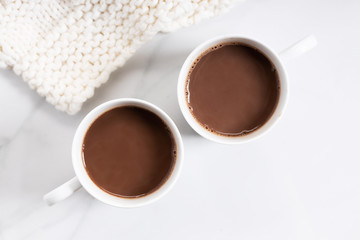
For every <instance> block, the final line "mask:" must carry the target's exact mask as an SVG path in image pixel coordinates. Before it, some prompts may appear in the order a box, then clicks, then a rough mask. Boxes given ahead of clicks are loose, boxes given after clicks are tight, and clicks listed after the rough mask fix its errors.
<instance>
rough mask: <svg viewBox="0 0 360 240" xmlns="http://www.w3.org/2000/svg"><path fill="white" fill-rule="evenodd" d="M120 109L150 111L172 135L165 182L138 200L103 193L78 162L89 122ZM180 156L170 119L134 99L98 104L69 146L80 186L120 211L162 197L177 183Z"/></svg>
mask: <svg viewBox="0 0 360 240" xmlns="http://www.w3.org/2000/svg"><path fill="white" fill-rule="evenodd" d="M121 106H136V107H141V108H144V109H146V110H149V111H151V112H152V113H154V114H156V115H157V116H158V117H160V118H161V119H162V120H163V121H164V122H165V124H166V125H167V126H168V127H169V129H170V131H171V133H172V134H173V137H174V140H175V144H176V148H177V149H176V153H177V154H176V160H175V163H174V166H173V169H172V172H171V173H170V175H169V176H168V178H167V180H166V181H165V182H164V183H163V184H162V185H161V186H160V187H159V188H157V189H156V190H155V191H154V192H151V193H150V194H148V195H145V196H142V197H138V198H123V197H119V196H115V195H112V194H110V193H107V192H105V191H104V190H102V189H101V188H100V187H98V186H97V185H96V184H95V183H94V182H93V181H92V180H91V178H90V177H89V175H88V174H87V171H86V169H85V166H84V164H83V159H82V156H81V155H82V149H81V146H82V143H83V138H84V136H85V134H86V132H87V130H88V128H89V127H90V125H91V124H92V123H93V121H94V120H95V119H96V118H97V117H99V116H100V115H101V114H103V113H104V112H106V111H109V110H111V109H113V108H116V107H121ZM183 156H184V147H183V142H182V138H181V135H180V132H179V130H178V128H177V127H176V125H175V123H174V122H173V120H172V119H171V118H170V117H169V116H168V115H167V114H166V113H165V112H164V111H163V110H161V109H160V108H159V107H157V106H155V105H154V104H152V103H149V102H147V101H144V100H140V99H135V98H119V99H114V100H111V101H108V102H105V103H102V104H100V105H99V106H97V107H95V108H94V109H93V110H91V111H90V112H89V113H88V114H87V115H86V116H85V117H84V118H83V120H82V121H81V123H80V124H79V126H78V128H77V129H76V132H75V135H74V139H73V143H72V163H73V168H74V171H75V174H76V176H77V178H78V180H79V181H80V183H81V185H82V186H83V187H84V188H85V190H86V191H87V192H88V193H90V195H92V196H93V197H94V198H96V199H98V200H99V201H101V202H103V203H106V204H109V205H112V206H116V207H123V208H132V207H140V206H144V205H147V204H150V203H152V202H154V201H156V200H158V199H160V198H161V197H163V196H164V195H165V194H166V193H167V192H168V191H169V190H170V189H171V188H172V187H173V186H174V184H175V182H176V181H177V179H178V177H179V174H180V171H181V168H182V163H183Z"/></svg>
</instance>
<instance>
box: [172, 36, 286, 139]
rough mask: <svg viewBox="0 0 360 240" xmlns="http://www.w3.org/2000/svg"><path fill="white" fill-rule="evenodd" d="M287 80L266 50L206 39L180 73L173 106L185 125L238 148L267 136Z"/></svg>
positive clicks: (251, 43) (244, 42) (237, 40)
mask: <svg viewBox="0 0 360 240" xmlns="http://www.w3.org/2000/svg"><path fill="white" fill-rule="evenodd" d="M287 94H288V84H287V76H286V72H285V69H284V67H283V64H282V62H281V61H280V59H279V57H278V55H277V54H276V53H275V52H274V51H272V50H271V49H270V48H269V47H267V46H265V45H263V44H261V43H259V42H257V41H255V40H252V39H248V38H243V37H237V36H235V37H219V38H216V39H211V40H209V41H207V42H205V43H203V44H201V45H200V46H198V47H197V48H196V49H195V50H193V51H192V52H191V54H190V55H189V56H188V58H187V59H186V61H185V63H184V64H183V66H182V69H181V71H180V75H179V80H178V101H179V105H180V109H181V111H182V113H183V115H184V117H185V119H186V120H187V122H188V123H189V124H190V126H191V127H192V128H193V129H194V130H195V131H196V132H198V133H199V134H200V135H202V136H203V137H205V138H207V139H209V140H212V141H215V142H220V143H227V144H231V143H243V142H248V141H250V140H253V139H255V138H257V137H259V136H261V135H263V134H264V133H265V132H267V131H268V130H269V129H270V128H271V127H272V126H273V125H274V124H275V123H276V122H277V120H278V119H279V118H280V116H281V114H282V112H283V110H284V108H285V105H286V100H287Z"/></svg>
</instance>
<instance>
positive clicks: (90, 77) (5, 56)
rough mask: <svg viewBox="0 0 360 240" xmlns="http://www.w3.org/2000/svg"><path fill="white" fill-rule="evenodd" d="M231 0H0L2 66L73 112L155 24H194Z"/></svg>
mask: <svg viewBox="0 0 360 240" xmlns="http://www.w3.org/2000/svg"><path fill="white" fill-rule="evenodd" d="M235 1H236V0H206V1H204V0H163V1H161V0H129V1H126V0H119V1H115V0H114V1H112V0H106V1H96V0H91V1H89V0H77V1H75V0H74V1H70V0H28V1H25V0H23V1H6V0H5V1H2V0H0V67H3V68H6V67H10V68H12V69H13V70H14V72H15V73H16V74H18V75H21V76H22V77H23V79H24V80H25V81H26V82H28V84H29V86H30V87H31V88H32V89H35V90H36V91H37V92H38V93H39V94H40V95H41V96H44V97H45V98H46V100H47V101H48V102H49V103H51V104H53V105H54V106H55V107H56V108H57V109H59V110H61V111H66V112H67V113H69V114H74V113H76V112H78V111H79V110H80V109H81V106H82V104H83V103H84V102H85V101H86V100H87V99H88V98H90V97H92V96H93V95H94V89H95V88H97V87H99V86H100V85H101V84H103V83H105V82H106V81H107V80H108V78H109V75H110V73H111V72H112V71H114V70H115V69H116V68H118V67H121V66H122V65H123V64H124V63H125V61H126V60H127V59H128V58H129V57H130V56H131V55H132V54H133V53H134V52H135V51H136V49H138V48H139V47H140V46H141V44H143V43H144V42H145V41H147V40H149V39H151V38H152V37H153V36H154V35H155V34H156V33H157V32H159V31H173V30H175V29H177V28H179V27H182V26H188V25H191V24H195V23H197V22H198V21H199V20H201V19H203V18H208V17H211V16H214V15H217V14H219V13H221V12H222V11H223V10H226V9H228V8H229V7H230V6H231V5H232V4H233V3H234V2H235Z"/></svg>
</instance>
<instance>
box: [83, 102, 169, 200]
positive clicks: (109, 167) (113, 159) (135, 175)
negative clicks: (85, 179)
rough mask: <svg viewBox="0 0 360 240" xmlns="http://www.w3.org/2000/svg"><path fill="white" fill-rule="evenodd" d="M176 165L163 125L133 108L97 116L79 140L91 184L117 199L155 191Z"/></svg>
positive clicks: (147, 114)
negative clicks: (81, 140)
mask: <svg viewBox="0 0 360 240" xmlns="http://www.w3.org/2000/svg"><path fill="white" fill-rule="evenodd" d="M175 161H176V145H175V142H174V138H173V135H172V133H171V132H170V130H169V128H168V127H167V125H166V124H165V123H164V122H163V121H162V120H161V119H160V118H159V117H158V116H157V115H155V114H154V113H152V112H150V111H148V110H145V109H142V108H139V107H133V106H126V107H118V108H114V109H112V110H109V111H108V112H105V113H104V114H102V115H101V116H99V117H98V118H97V119H96V120H95V121H94V122H93V123H92V124H91V126H90V127H89V129H88V130H87V132H86V135H85V137H84V140H83V162H84V165H85V167H86V170H87V173H88V175H89V176H90V178H91V179H92V181H93V182H94V183H95V184H96V185H97V186H98V187H100V188H101V189H103V190H105V191H106V192H109V193H111V194H113V195H116V196H120V197H141V196H144V195H147V194H149V193H151V192H153V191H155V190H156V189H157V188H159V187H160V186H161V185H162V184H163V183H164V182H165V181H166V180H167V178H168V176H169V174H170V173H171V171H172V168H173V165H174V163H175Z"/></svg>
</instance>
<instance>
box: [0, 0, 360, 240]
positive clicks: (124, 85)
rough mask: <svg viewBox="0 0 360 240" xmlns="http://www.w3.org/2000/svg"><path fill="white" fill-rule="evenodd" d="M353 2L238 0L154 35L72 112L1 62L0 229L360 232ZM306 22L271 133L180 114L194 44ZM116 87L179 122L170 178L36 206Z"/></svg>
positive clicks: (294, 235)
mask: <svg viewBox="0 0 360 240" xmlns="http://www.w3.org/2000/svg"><path fill="white" fill-rule="evenodd" d="M359 13H360V1H357V0H347V1H335V0H330V1H326V0H318V1H312V0H301V1H300V0H298V1H287V0H268V1H265V0H248V1H247V2H245V3H243V4H240V5H238V6H237V7H235V8H234V9H232V10H231V11H230V12H229V13H228V14H226V15H223V16H221V17H217V18H214V19H211V20H208V21H204V22H202V23H201V24H199V25H197V26H194V27H190V28H186V29H182V30H180V31H177V32H175V33H171V34H159V35H157V36H156V37H155V38H154V39H153V40H152V41H150V42H149V43H147V44H146V45H145V46H143V47H142V48H141V49H140V50H139V51H138V52H137V53H136V55H135V56H134V57H133V58H131V60H130V61H129V62H128V63H127V64H126V65H125V66H124V67H123V68H122V69H119V70H117V71H116V72H114V73H113V74H112V75H111V80H110V81H109V82H108V83H107V84H106V85H105V86H103V87H101V88H100V89H98V90H97V91H96V94H95V96H94V97H93V98H92V99H91V100H89V101H88V102H87V103H86V104H85V105H84V107H83V109H82V111H81V112H80V113H79V114H77V115H75V116H68V115H66V114H65V113H62V112H58V111H57V110H55V109H54V108H53V107H52V106H51V105H49V104H48V103H46V102H45V101H44V99H42V98H40V97H39V96H38V95H37V94H36V93H35V92H33V91H32V90H30V89H29V88H28V86H27V85H26V84H25V83H24V82H23V81H22V80H21V78H20V77H18V76H16V75H15V74H14V73H12V72H11V71H10V70H2V71H0V110H1V117H0V146H1V148H0V239H1V240H13V239H14V240H17V239H36V240H37V239H52V240H55V239H61V240H63V239H74V240H78V239H131V240H132V239H207V240H210V239H267V240H270V239H275V240H289V239H290V240H292V239H306V240H312V239H316V240H320V239H334V240H335V239H347V240H351V239H359V238H360V228H359V226H360V204H359V203H360V171H359V170H360V152H359V143H360V141H359V139H360V138H359V136H360V125H359V123H360V109H359V107H358V104H359V103H360V94H359V91H360V79H359V76H360V67H359V63H360V47H359V43H360V14H359ZM309 33H314V34H315V35H316V36H317V38H318V41H319V45H318V47H317V48H316V49H314V50H313V51H312V52H310V53H308V54H306V55H303V56H302V57H299V58H298V59H295V60H293V61H291V62H289V63H287V69H288V74H289V77H290V81H291V94H290V101H289V104H288V109H287V111H286V113H285V115H284V116H283V118H282V120H281V121H280V122H279V124H278V125H277V126H276V127H275V128H274V129H273V130H272V131H271V132H270V133H269V134H267V135H266V136H264V137H263V138H261V139H259V140H257V141H255V142H252V143H248V144H245V145H239V146H225V145H220V144H216V143H212V142H209V141H207V140H205V139H203V138H201V137H200V136H199V135H197V134H195V133H194V131H192V130H191V128H190V127H189V126H188V125H187V123H186V122H185V120H184V118H183V117H182V116H181V113H180V110H179V107H178V105H177V101H176V82H177V76H178V73H179V70H180V67H181V65H182V63H183V61H184V60H185V58H186V56H187V55H188V54H189V53H190V51H191V50H192V49H193V48H194V47H195V46H197V45H198V44H199V43H201V42H202V41H204V40H207V39H208V38H210V37H214V36H217V35H220V34H243V35H245V36H250V37H254V38H257V39H259V40H261V41H263V42H264V43H266V44H268V45H270V46H272V47H273V48H274V49H276V50H278V51H280V50H282V49H284V48H286V47H287V46H288V45H290V44H291V43H293V42H295V41H297V40H299V39H301V38H302V37H304V36H306V35H307V34H309ZM120 97H137V98H141V99H145V100H148V101H150V102H152V103H154V104H156V105H158V106H160V107H161V108H162V109H164V110H165V111H166V112H167V113H168V114H169V115H170V116H171V117H172V118H173V119H174V121H175V122H176V124H177V125H178V127H179V129H180V131H181V133H182V135H183V139H184V145H185V153H186V156H185V164H184V168H183V171H182V174H181V176H180V179H179V181H178V182H177V184H176V186H175V188H174V189H173V190H172V191H171V192H170V193H169V194H168V195H166V196H165V197H164V198H162V199H161V200H160V201H158V202H156V203H154V204H152V205H149V206H146V207H142V208H137V209H118V208H114V207H110V206H107V205H104V204H102V203H100V202H98V201H97V200H95V199H93V198H92V197H90V196H89V195H88V194H87V193H86V192H85V191H84V190H80V191H79V192H77V193H76V194H74V195H73V196H72V197H70V198H68V199H66V200H65V201H63V202H61V203H59V204H57V205H55V206H53V207H47V206H45V204H44V203H43V202H42V200H41V198H42V195H43V194H44V193H46V192H48V191H49V190H51V189H53V188H54V187H56V186H58V185H59V184H61V183H63V182H64V181H66V180H68V179H70V178H71V177H73V175H74V172H73V169H72V165H71V159H70V148H71V141H72V137H73V134H74V131H75V129H76V127H77V125H78V124H79V122H80V120H81V119H82V117H83V116H84V115H85V114H86V113H87V112H89V111H90V110H91V109H92V108H94V107H95V106H97V105H98V104H100V103H103V102H105V101H107V100H110V99H114V98H120Z"/></svg>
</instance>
